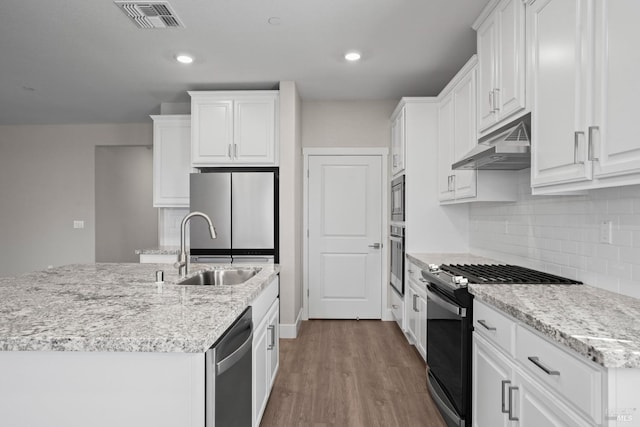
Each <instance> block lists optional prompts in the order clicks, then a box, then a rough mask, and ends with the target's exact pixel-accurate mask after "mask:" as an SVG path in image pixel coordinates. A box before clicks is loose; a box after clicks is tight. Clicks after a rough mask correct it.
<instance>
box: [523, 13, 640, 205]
mask: <svg viewBox="0 0 640 427" xmlns="http://www.w3.org/2000/svg"><path fill="white" fill-rule="evenodd" d="M638 18H640V3H639V2H637V1H634V0H616V1H611V0H598V1H595V0H576V1H564V0H535V1H531V2H530V4H529V6H528V8H527V39H528V47H529V56H528V58H529V70H530V73H529V75H530V81H529V93H530V96H531V106H532V107H531V108H532V130H531V134H532V159H531V160H532V164H531V166H532V168H531V185H532V187H533V192H534V194H544V193H554V192H563V191H574V190H588V189H592V188H600V187H610V186H619V185H631V184H637V183H640V140H639V139H638V138H637V135H636V132H634V129H633V128H632V127H633V123H634V118H635V117H633V116H634V111H635V104H636V102H637V100H638V99H639V97H640V86H639V85H638V79H637V77H635V75H634V70H637V68H638V66H640V53H638V52H637V49H635V47H633V46H632V45H630V43H629V41H630V40H635V39H637V38H638V37H640V29H638V27H637V25H636V23H637V21H638ZM634 35H635V37H634Z"/></svg>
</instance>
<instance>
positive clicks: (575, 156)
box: [573, 131, 584, 165]
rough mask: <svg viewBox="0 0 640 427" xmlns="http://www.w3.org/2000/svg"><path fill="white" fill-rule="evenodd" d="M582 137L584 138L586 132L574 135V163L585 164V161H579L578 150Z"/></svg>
mask: <svg viewBox="0 0 640 427" xmlns="http://www.w3.org/2000/svg"><path fill="white" fill-rule="evenodd" d="M580 135H582V136H584V132H581V131H576V132H574V133H573V163H574V164H576V165H577V164H584V161H579V160H578V148H579V145H580Z"/></svg>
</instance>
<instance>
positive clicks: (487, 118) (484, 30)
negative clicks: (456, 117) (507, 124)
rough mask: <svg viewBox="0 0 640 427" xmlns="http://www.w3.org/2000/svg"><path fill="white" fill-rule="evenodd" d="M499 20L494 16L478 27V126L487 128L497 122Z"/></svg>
mask: <svg viewBox="0 0 640 427" xmlns="http://www.w3.org/2000/svg"><path fill="white" fill-rule="evenodd" d="M497 35H498V28H497V21H496V19H495V18H494V17H493V16H492V17H489V18H488V19H487V20H486V21H485V22H483V23H482V25H481V26H480V28H478V33H477V40H478V122H479V123H478V127H479V128H480V130H484V129H487V128H488V127H490V126H491V125H493V124H494V123H495V122H496V106H495V105H494V101H495V96H494V89H495V88H496V85H497V84H496V74H497V67H498V64H497V51H496V44H497V40H496V39H497Z"/></svg>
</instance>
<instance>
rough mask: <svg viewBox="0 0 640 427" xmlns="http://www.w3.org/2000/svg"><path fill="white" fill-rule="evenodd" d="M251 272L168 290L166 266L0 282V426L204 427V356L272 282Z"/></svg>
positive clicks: (85, 268)
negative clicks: (231, 281)
mask: <svg viewBox="0 0 640 427" xmlns="http://www.w3.org/2000/svg"><path fill="white" fill-rule="evenodd" d="M260 267H261V270H260V272H259V273H258V274H256V275H255V276H254V277H252V278H251V279H249V280H248V281H246V282H245V283H243V284H241V285H233V286H180V285H176V283H177V282H178V281H179V280H180V279H179V278H178V276H177V272H176V270H175V269H174V268H173V267H172V266H170V265H167V264H88V265H69V266H64V267H59V268H54V269H49V270H45V271H39V272H34V273H29V274H25V275H22V276H18V277H12V278H6V277H5V278H0V350H2V351H0V378H2V381H0V414H2V420H3V421H2V423H3V424H4V425H38V426H76V425H77V426H81V425H84V426H86V425H92V426H103V425H104V426H113V425H118V426H129V425H130V426H146V425H153V426H175V425H181V426H199V427H202V426H204V413H205V401H204V389H205V376H204V369H205V366H204V365H205V364H204V354H205V352H206V351H207V350H208V349H209V348H210V347H211V346H212V345H213V344H214V343H215V342H216V341H217V340H218V339H219V338H220V337H221V336H222V334H223V333H224V332H225V331H226V330H227V329H228V328H229V326H230V325H231V324H232V323H233V322H234V321H235V319H236V318H237V317H238V316H239V315H240V314H242V313H243V311H244V310H245V309H246V308H247V306H249V305H251V304H252V302H253V301H254V300H255V299H256V297H258V296H259V295H260V294H261V292H262V291H263V290H264V289H265V288H266V287H267V286H268V285H269V284H271V283H272V282H273V281H274V279H276V276H277V275H278V266H276V265H273V264H270V265H269V264H267V265H260ZM208 268H211V267H210V266H207V265H192V271H191V275H193V274H196V273H197V271H198V270H202V269H208ZM216 268H220V267H216ZM221 268H225V267H221ZM157 270H164V283H162V284H158V283H155V280H156V274H155V272H156V271H157Z"/></svg>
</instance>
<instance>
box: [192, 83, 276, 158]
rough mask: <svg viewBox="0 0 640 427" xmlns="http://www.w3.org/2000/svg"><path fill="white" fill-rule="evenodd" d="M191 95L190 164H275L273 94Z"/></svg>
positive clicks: (252, 92)
mask: <svg viewBox="0 0 640 427" xmlns="http://www.w3.org/2000/svg"><path fill="white" fill-rule="evenodd" d="M189 95H191V117H192V127H191V165H192V166H193V167H206V166H232V165H253V166H274V165H277V164H278V137H277V135H278V123H277V120H278V92H277V91H242V92H230V91H198V92H189Z"/></svg>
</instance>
